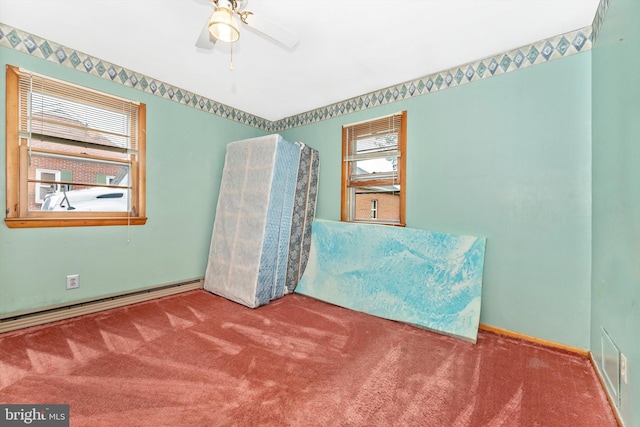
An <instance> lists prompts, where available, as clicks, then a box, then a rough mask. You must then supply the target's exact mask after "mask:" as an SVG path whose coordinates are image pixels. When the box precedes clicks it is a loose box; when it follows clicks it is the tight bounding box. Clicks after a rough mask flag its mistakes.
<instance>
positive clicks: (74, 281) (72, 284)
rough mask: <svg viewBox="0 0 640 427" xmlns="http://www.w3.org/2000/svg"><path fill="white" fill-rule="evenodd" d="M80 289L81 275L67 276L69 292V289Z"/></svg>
mask: <svg viewBox="0 0 640 427" xmlns="http://www.w3.org/2000/svg"><path fill="white" fill-rule="evenodd" d="M79 287H80V275H79V274H69V275H68V276H67V290H69V289H78V288H79Z"/></svg>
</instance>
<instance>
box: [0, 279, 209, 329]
mask: <svg viewBox="0 0 640 427" xmlns="http://www.w3.org/2000/svg"><path fill="white" fill-rule="evenodd" d="M202 287H203V279H202V278H198V279H192V280H188V281H183V282H176V283H171V284H167V285H162V286H155V287H151V288H145V289H142V290H139V291H135V292H129V293H124V294H114V295H109V296H106V297H103V298H100V299H95V300H90V301H82V302H79V303H75V304H71V305H66V306H62V307H50V308H49V309H46V310H39V311H37V312H31V313H20V314H15V313H14V314H9V315H7V316H5V318H4V319H0V333H3V332H8V331H14V330H16V329H22V328H28V327H30V326H36V325H42V324H45V323H49V322H55V321H57V320H64V319H69V318H71V317H76V316H82V315H84V314H91V313H96V312H98V311H103V310H108V309H111V308H117V307H123V306H125V305H129V304H135V303H138V302H143V301H148V300H151V299H155V298H161V297H166V296H169V295H175V294H179V293H182V292H187V291H191V290H195V289H202Z"/></svg>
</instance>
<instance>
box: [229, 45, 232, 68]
mask: <svg viewBox="0 0 640 427" xmlns="http://www.w3.org/2000/svg"><path fill="white" fill-rule="evenodd" d="M229 70H230V71H233V44H232V45H231V56H230V60H229Z"/></svg>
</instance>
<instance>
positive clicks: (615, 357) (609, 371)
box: [600, 328, 620, 407]
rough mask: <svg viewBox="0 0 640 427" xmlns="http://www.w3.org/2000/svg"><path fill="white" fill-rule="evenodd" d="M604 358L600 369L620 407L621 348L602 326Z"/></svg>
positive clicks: (617, 405)
mask: <svg viewBox="0 0 640 427" xmlns="http://www.w3.org/2000/svg"><path fill="white" fill-rule="evenodd" d="M601 345H602V359H601V366H600V369H601V371H602V376H603V377H604V383H605V384H606V386H607V389H608V390H609V394H610V395H611V397H612V398H613V399H612V400H613V401H614V403H615V404H616V407H620V350H619V349H618V346H616V344H615V343H614V342H613V340H612V339H611V337H610V336H609V334H608V333H607V331H606V330H605V329H604V328H602V336H601Z"/></svg>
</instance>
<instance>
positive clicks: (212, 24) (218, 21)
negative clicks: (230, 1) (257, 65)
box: [209, 7, 240, 43]
mask: <svg viewBox="0 0 640 427" xmlns="http://www.w3.org/2000/svg"><path fill="white" fill-rule="evenodd" d="M209 32H210V33H211V35H212V36H213V37H215V38H216V40H220V41H223V42H227V43H233V42H236V41H238V39H239V38H240V30H239V29H238V21H236V20H235V18H234V17H233V13H232V12H231V10H229V9H227V8H224V7H218V8H217V9H216V11H215V12H213V15H211V20H210V21H209Z"/></svg>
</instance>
